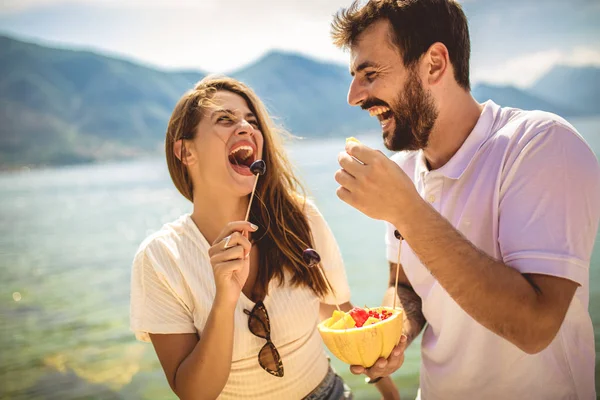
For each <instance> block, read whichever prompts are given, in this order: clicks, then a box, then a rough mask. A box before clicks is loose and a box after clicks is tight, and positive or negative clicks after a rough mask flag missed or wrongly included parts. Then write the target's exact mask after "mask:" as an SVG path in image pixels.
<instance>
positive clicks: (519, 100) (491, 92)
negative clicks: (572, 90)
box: [471, 84, 581, 117]
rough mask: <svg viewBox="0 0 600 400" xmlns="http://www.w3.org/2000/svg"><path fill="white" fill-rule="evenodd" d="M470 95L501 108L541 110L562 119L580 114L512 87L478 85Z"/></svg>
mask: <svg viewBox="0 0 600 400" xmlns="http://www.w3.org/2000/svg"><path fill="white" fill-rule="evenodd" d="M471 93H472V94H473V97H475V99H477V101H479V102H484V101H486V100H488V99H492V100H493V101H494V102H495V103H496V104H499V105H501V106H503V107H515V108H520V109H523V110H543V111H548V112H552V113H555V114H559V115H560V116H563V117H567V116H575V115H578V114H581V112H579V111H575V110H572V109H569V107H567V106H559V105H556V104H554V103H552V102H549V101H546V100H544V99H543V98H540V97H537V96H534V95H532V94H530V93H527V92H525V91H523V90H520V89H517V88H516V87H514V86H495V85H489V84H478V85H475V86H474V87H473V89H472V91H471Z"/></svg>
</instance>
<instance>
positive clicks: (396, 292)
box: [393, 230, 403, 310]
mask: <svg viewBox="0 0 600 400" xmlns="http://www.w3.org/2000/svg"><path fill="white" fill-rule="evenodd" d="M394 236H396V239H398V262H397V263H396V283H395V284H394V307H393V309H394V310H395V309H396V297H398V273H399V272H400V251H401V250H402V239H403V238H402V235H401V234H400V232H398V230H395V231H394Z"/></svg>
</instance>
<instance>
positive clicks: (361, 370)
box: [350, 365, 365, 375]
mask: <svg viewBox="0 0 600 400" xmlns="http://www.w3.org/2000/svg"><path fill="white" fill-rule="evenodd" d="M350 372H352V373H353V374H354V375H360V374H362V373H364V372H365V369H364V368H363V367H361V366H360V365H351V366H350Z"/></svg>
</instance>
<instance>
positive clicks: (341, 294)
mask: <svg viewBox="0 0 600 400" xmlns="http://www.w3.org/2000/svg"><path fill="white" fill-rule="evenodd" d="M306 216H307V219H308V223H309V224H310V228H311V231H312V236H313V246H314V248H315V250H316V251H317V253H319V255H320V256H321V265H322V266H323V269H324V271H325V275H326V276H327V280H329V283H330V284H331V286H332V287H333V290H334V291H335V296H334V295H333V294H332V293H328V294H327V295H326V296H325V297H324V298H322V299H321V301H322V302H323V303H325V304H336V300H337V303H339V304H342V303H346V302H349V301H350V286H349V285H348V278H347V276H346V268H345V267H344V261H343V260H342V254H341V252H340V248H339V246H338V244H337V241H336V240H335V237H334V236H333V233H332V232H331V229H330V228H329V225H328V224H327V222H326V221H325V219H324V218H323V215H322V214H321V212H320V211H319V210H318V209H317V207H316V206H315V205H314V203H312V202H311V201H309V200H307V201H306Z"/></svg>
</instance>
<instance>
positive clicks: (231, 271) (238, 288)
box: [208, 221, 258, 304]
mask: <svg viewBox="0 0 600 400" xmlns="http://www.w3.org/2000/svg"><path fill="white" fill-rule="evenodd" d="M256 229H258V228H257V227H256V226H255V225H253V224H251V223H250V222H244V221H236V222H230V223H229V224H227V225H226V226H225V228H224V229H223V230H222V231H221V233H220V234H219V236H218V237H217V239H216V240H215V241H214V243H213V245H212V246H211V248H210V249H209V250H208V255H209V257H210V263H211V265H212V267H213V273H214V276H215V284H216V286H217V297H219V298H220V300H223V301H226V302H228V303H230V304H235V303H237V301H238V299H239V297H240V293H241V292H242V288H243V287H244V284H245V283H246V279H248V273H249V271H250V258H249V254H250V250H251V247H252V244H251V243H250V241H249V240H248V232H254V231H256Z"/></svg>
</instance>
